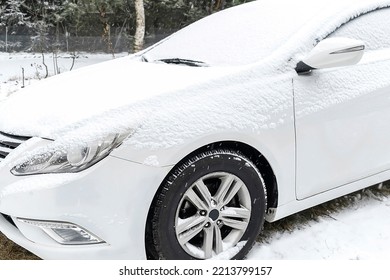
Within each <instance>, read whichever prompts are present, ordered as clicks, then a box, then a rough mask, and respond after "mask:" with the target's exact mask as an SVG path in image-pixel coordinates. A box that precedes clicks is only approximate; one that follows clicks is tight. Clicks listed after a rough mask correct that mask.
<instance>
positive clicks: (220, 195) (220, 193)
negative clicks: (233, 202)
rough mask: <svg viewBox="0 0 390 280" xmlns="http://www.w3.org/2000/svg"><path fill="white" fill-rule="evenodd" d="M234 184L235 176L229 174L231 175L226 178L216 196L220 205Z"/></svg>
mask: <svg viewBox="0 0 390 280" xmlns="http://www.w3.org/2000/svg"><path fill="white" fill-rule="evenodd" d="M233 183H234V176H233V175H231V174H229V175H227V176H225V177H224V179H223V180H222V183H221V185H220V186H219V189H218V191H217V193H216V194H215V200H216V201H217V202H218V203H220V202H222V201H223V200H224V198H225V196H226V194H227V193H228V191H229V189H230V187H231V186H232V184H233ZM221 206H223V205H221Z"/></svg>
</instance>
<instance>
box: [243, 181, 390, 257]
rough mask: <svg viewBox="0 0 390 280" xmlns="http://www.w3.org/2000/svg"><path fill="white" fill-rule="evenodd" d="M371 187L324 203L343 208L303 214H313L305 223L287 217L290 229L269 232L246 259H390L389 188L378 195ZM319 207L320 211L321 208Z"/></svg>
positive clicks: (298, 215)
mask: <svg viewBox="0 0 390 280" xmlns="http://www.w3.org/2000/svg"><path fill="white" fill-rule="evenodd" d="M375 188H376V187H373V188H371V189H367V190H366V191H365V192H364V193H363V192H359V193H356V194H353V195H349V196H347V197H344V198H342V199H339V200H335V201H332V202H330V203H327V204H325V206H328V207H329V208H343V207H345V206H341V204H345V202H346V201H348V203H347V206H346V207H345V208H344V209H340V210H336V211H335V212H333V211H331V212H330V213H329V214H325V215H322V216H321V215H320V217H319V218H316V217H315V216H316V211H313V210H308V211H306V212H308V214H309V215H310V214H311V215H313V219H312V220H309V222H308V223H305V222H301V221H300V220H301V218H302V214H300V213H298V214H296V216H297V217H287V218H286V220H288V221H286V222H285V224H286V223H287V224H290V228H289V229H288V230H285V229H283V227H282V226H279V227H274V228H273V229H272V230H269V231H268V232H267V234H266V235H267V236H266V237H265V238H264V240H262V243H257V244H256V245H255V246H254V248H253V250H252V252H251V253H250V254H249V256H248V259H252V260H254V259H276V260H279V259H285V260H293V259H296V260H311V259H313V260H320V259H333V260H355V259H366V260H383V259H390V197H389V196H388V195H389V193H390V192H389V188H390V187H389V186H388V185H386V186H384V187H383V188H382V191H383V193H381V192H380V193H379V194H380V195H378V194H374V193H373V192H372V191H371V190H372V189H375ZM362 194H363V195H362ZM321 208H322V210H321V211H323V209H324V208H325V207H324V205H323V206H321ZM313 213H314V214H313ZM282 223H283V222H282Z"/></svg>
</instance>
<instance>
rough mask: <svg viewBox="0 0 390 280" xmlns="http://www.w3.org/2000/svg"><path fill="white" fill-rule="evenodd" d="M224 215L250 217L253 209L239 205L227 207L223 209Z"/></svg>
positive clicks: (240, 217)
mask: <svg viewBox="0 0 390 280" xmlns="http://www.w3.org/2000/svg"><path fill="white" fill-rule="evenodd" d="M221 215H222V217H226V218H229V217H230V218H239V219H249V218H250V216H251V211H250V210H248V209H246V208H243V207H241V208H238V207H225V209H224V210H223V211H221Z"/></svg>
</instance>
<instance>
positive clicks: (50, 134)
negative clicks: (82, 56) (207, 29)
mask: <svg viewBox="0 0 390 280" xmlns="http://www.w3.org/2000/svg"><path fill="white" fill-rule="evenodd" d="M224 72H226V71H220V70H218V69H216V68H208V67H207V68H206V67H205V68H200V67H185V66H175V65H167V64H157V63H144V62H139V61H135V60H134V59H132V58H131V57H126V58H120V59H116V60H113V61H110V62H105V63H99V64H97V65H93V66H91V67H85V68H82V69H79V70H76V71H73V72H69V73H65V74H62V75H59V76H55V77H51V78H49V79H47V80H43V81H41V82H39V83H37V84H34V85H32V86H30V87H28V88H26V89H24V90H20V91H19V92H18V93H16V94H14V95H12V96H11V97H9V98H8V100H6V101H5V102H3V103H1V104H0V130H1V131H3V132H7V133H10V134H14V135H26V136H40V137H46V138H55V137H56V136H58V135H59V134H61V132H64V130H67V129H68V127H69V126H72V125H73V124H76V123H82V122H83V120H85V119H92V120H93V118H94V117H95V116H98V115H100V114H102V113H103V112H107V111H109V110H112V109H114V108H119V107H122V106H125V105H127V104H132V103H135V102H137V101H138V102H139V101H141V100H147V99H150V98H152V97H154V96H157V95H161V94H164V93H166V92H173V91H177V90H180V89H183V88H186V87H190V86H191V85H194V84H196V83H199V82H200V81H202V80H205V79H209V78H210V76H211V77H218V76H220V75H221V74H223V73H224Z"/></svg>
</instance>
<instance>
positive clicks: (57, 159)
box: [11, 134, 128, 176]
mask: <svg viewBox="0 0 390 280" xmlns="http://www.w3.org/2000/svg"><path fill="white" fill-rule="evenodd" d="M127 136H128V134H126V135H123V134H110V135H108V136H107V137H105V138H104V139H102V140H98V141H94V142H92V143H89V144H86V145H74V146H72V147H71V148H68V149H58V150H54V151H48V152H46V153H42V154H39V155H35V156H33V157H32V158H31V159H29V160H27V161H25V162H23V163H21V164H18V165H16V166H15V167H13V168H12V169H11V173H12V174H14V175H16V176H22V175H33V174H45V173H75V172H80V171H82V170H85V169H87V168H88V167H90V166H92V165H93V164H95V163H97V162H98V161H100V160H102V159H103V158H105V157H106V156H108V155H109V153H110V152H111V151H112V150H113V149H115V148H116V147H118V146H119V145H120V144H122V142H123V140H125V139H126V138H127Z"/></svg>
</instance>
